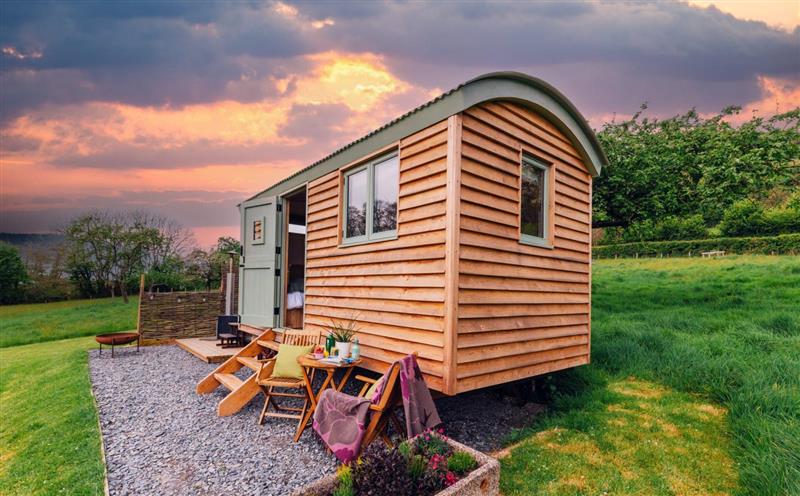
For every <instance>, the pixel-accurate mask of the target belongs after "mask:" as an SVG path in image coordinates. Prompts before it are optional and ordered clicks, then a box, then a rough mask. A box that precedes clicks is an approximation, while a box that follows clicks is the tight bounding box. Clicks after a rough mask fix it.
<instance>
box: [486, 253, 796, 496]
mask: <svg viewBox="0 0 800 496" xmlns="http://www.w3.org/2000/svg"><path fill="white" fill-rule="evenodd" d="M593 281H594V283H593V285H594V290H593V305H592V362H593V363H592V365H591V366H589V367H583V368H580V369H576V370H574V371H570V372H566V373H562V374H559V375H558V376H557V377H556V378H555V379H554V380H553V387H554V388H555V390H556V398H555V400H554V411H553V413H552V414H551V415H549V416H546V417H544V418H542V419H540V420H539V421H538V422H537V424H536V425H535V426H533V427H532V428H530V429H527V430H524V431H522V432H520V433H518V434H517V435H516V436H515V437H514V439H512V441H514V442H518V443H520V444H519V445H517V446H518V447H517V448H516V449H515V450H513V451H512V455H511V456H510V457H508V458H507V459H504V460H503V477H502V479H501V484H502V487H503V491H504V493H505V494H507V495H511V494H532V493H536V494H539V493H541V494H601V493H603V491H608V492H610V493H613V494H714V493H722V494H725V493H729V492H730V489H729V488H730V487H733V486H731V484H732V483H733V484H735V486H736V487H738V488H737V489H735V490H734V491H733V492H734V493H742V494H753V495H788V494H800V259H798V258H797V257H767V256H741V257H728V258H725V259H717V260H699V259H697V258H695V259H664V260H656V259H650V260H630V259H628V260H608V261H606V260H604V261H602V262H599V263H596V264H595V268H594V272H593ZM631 377H635V378H636V379H635V381H637V382H639V381H641V382H642V383H643V384H645V386H643V387H650V388H655V389H657V390H659V391H660V394H659V398H658V401H659V402H660V407H659V408H655V406H654V405H650V406H648V405H646V402H644V401H642V402H636V403H635V404H633V405H631V404H630V400H631V398H630V397H627V396H625V395H624V394H621V393H620V390H619V388H620V387H622V386H624V384H625V381H628V380H630V379H629V378H631ZM648 401H649V400H648ZM709 401H710V402H712V404H713V405H717V406H719V407H722V408H723V409H724V410H719V409H718V410H719V411H717V413H719V415H724V423H722V424H719V425H716V424H715V423H714V422H713V418H712V417H710V416H709V415H702V410H704V409H705V410H707V411H708V412H714V411H715V410H713V409H712V407H713V405H707V403H708V402H709ZM639 403H641V404H639ZM619 405H622V407H620V406H619ZM620 408H622V410H620ZM726 410H727V414H725V413H724V412H725V411H726ZM698 412H700V413H698ZM643 415H644V416H643ZM623 426H624V429H625V430H624V431H621V428H623ZM676 428H677V430H675V429H676ZM554 431H555V432H560V435H559V438H560V439H561V441H560V442H555V441H553V439H552V436H551V435H549V434H547V433H548V432H550V433H552V432H554ZM644 432H646V433H647V435H646V436H643V435H642V433H644ZM714 433H716V434H715V435H711V436H710V435H709V434H714ZM721 433H725V434H724V435H721ZM619 436H624V437H627V438H628V441H627V442H626V440H625V439H619ZM578 441H581V442H584V443H585V446H584V448H585V450H583V451H581V450H577V451H576V452H575V453H573V456H571V457H565V456H564V446H565V445H567V446H568V445H570V443H575V442H578ZM652 443H657V444H659V446H660V448H661V449H657V450H653V449H652V448H653V447H652ZM590 448H591V449H590ZM593 449H596V452H597V453H599V455H602V456H601V458H599V460H600V461H601V463H592V459H591V453H593V452H594V451H593ZM621 453H626V455H625V456H624V457H622V458H620V459H619V460H616V461H617V462H624V463H625V464H626V465H625V466H622V465H621V464H620V463H616V464H615V461H614V457H615V456H618V455H619V454H621ZM659 454H660V456H659ZM678 455H680V456H678ZM726 458H730V459H732V461H733V463H734V464H735V465H734V468H735V471H734V472H735V474H736V476H737V477H738V481H732V480H731V478H730V477H727V478H726V477H721V476H720V475H721V474H720V471H722V475H724V474H725V473H726V471H725V467H726V466H728V462H727V461H726ZM698 463H700V464H702V465H705V466H707V467H708V468H707V469H704V470H701V471H698V469H697V467H696V466H695V465H696V464H698ZM541 466H544V467H546V468H545V469H539V467H541ZM701 468H702V467H701ZM573 470H580V471H581V473H582V475H584V476H585V477H586V479H587V480H588V481H591V483H590V484H589V483H587V482H586V481H581V480H573V478H574V476H575V475H576V474H575V472H573ZM626 472H627V473H626ZM693 483H694V484H693Z"/></svg>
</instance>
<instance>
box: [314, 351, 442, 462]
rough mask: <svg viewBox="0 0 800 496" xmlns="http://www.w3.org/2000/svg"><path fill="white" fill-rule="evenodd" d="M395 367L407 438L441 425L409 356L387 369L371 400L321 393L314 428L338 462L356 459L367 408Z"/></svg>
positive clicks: (378, 396)
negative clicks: (398, 370) (401, 397)
mask: <svg viewBox="0 0 800 496" xmlns="http://www.w3.org/2000/svg"><path fill="white" fill-rule="evenodd" d="M394 367H400V374H399V375H400V390H401V392H402V394H403V407H404V409H405V417H406V430H407V431H408V437H409V438H411V437H414V436H416V435H417V434H421V433H423V432H424V431H426V430H428V429H432V428H434V427H436V426H437V425H439V424H441V423H442V421H441V420H440V419H439V413H438V412H437V411H436V405H435V404H434V403H433V398H432V397H431V392H430V390H429V389H428V385H427V384H425V379H423V378H422V372H420V370H419V366H418V365H417V360H416V358H414V355H408V356H407V357H405V358H403V359H402V360H400V361H398V362H395V363H393V364H392V365H391V366H390V367H389V370H387V371H386V374H384V376H383V377H381V379H380V380H379V381H378V385H377V387H376V388H375V393H374V394H373V395H372V399H371V400H368V399H366V398H360V397H356V396H350V395H349V394H345V393H340V392H338V391H335V390H333V389H326V390H325V391H323V393H322V396H320V399H319V403H318V404H317V409H316V410H315V411H314V423H313V427H314V430H315V431H317V434H319V437H321V438H322V441H323V442H324V443H325V444H326V445H327V446H328V448H330V449H331V451H333V454H334V455H336V458H338V459H339V460H340V461H341V462H343V463H347V462H350V461H353V460H355V459H356V458H358V454H359V453H360V452H361V441H362V440H363V439H364V434H365V431H366V426H367V422H368V420H369V419H368V417H369V406H370V404H377V403H379V402H380V400H381V397H382V396H383V393H384V391H385V389H386V380H385V378H386V377H388V376H390V375H391V372H392V369H394Z"/></svg>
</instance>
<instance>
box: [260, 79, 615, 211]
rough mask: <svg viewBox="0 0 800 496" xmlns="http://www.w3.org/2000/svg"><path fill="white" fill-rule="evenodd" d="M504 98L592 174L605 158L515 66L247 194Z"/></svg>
mask: <svg viewBox="0 0 800 496" xmlns="http://www.w3.org/2000/svg"><path fill="white" fill-rule="evenodd" d="M495 100H508V101H514V102H517V103H519V104H521V105H525V106H527V107H529V108H531V109H533V110H535V111H536V112H538V113H540V114H542V115H543V116H544V117H545V118H547V119H548V120H550V121H551V122H552V123H553V124H554V125H556V127H558V128H559V129H560V130H561V132H563V133H564V135H565V136H567V138H569V140H570V141H571V142H572V144H573V145H574V146H575V148H576V150H577V151H578V153H579V154H580V155H581V158H582V159H583V162H584V163H585V164H586V165H587V167H588V169H589V172H590V173H591V174H592V175H593V176H598V175H600V172H601V170H602V168H603V167H604V166H605V165H607V164H608V159H607V158H606V155H605V153H604V152H603V150H602V148H601V146H600V143H599V142H598V141H597V137H596V136H595V135H594V131H592V129H591V128H590V127H589V124H588V123H587V122H586V119H585V118H584V117H583V116H582V115H581V113H580V112H579V111H578V109H576V108H575V106H574V105H573V104H572V103H571V102H570V101H569V100H568V99H567V97H565V96H564V95H563V94H562V93H561V92H560V91H558V90H557V89H555V88H554V87H553V86H551V85H550V84H548V83H546V82H544V81H542V80H541V79H538V78H535V77H532V76H529V75H527V74H522V73H519V72H494V73H490V74H484V75H482V76H478V77H476V78H475V79H472V80H470V81H467V82H466V83H464V84H462V85H461V86H459V87H457V88H454V89H452V90H450V91H448V92H447V93H444V94H443V95H441V96H439V97H437V98H435V99H433V100H431V101H430V102H427V103H425V104H424V105H422V106H420V107H417V108H416V109H414V110H412V111H410V112H408V113H406V114H405V115H403V116H401V117H399V118H397V119H395V120H393V121H391V122H389V123H388V124H386V125H384V126H383V127H381V128H379V129H376V130H375V131H373V132H371V133H369V134H367V135H366V136H364V137H362V138H359V139H358V140H356V141H354V142H352V143H350V144H349V145H346V146H344V147H343V148H340V149H339V150H336V151H335V152H333V153H332V154H330V155H328V156H327V157H325V158H323V159H321V160H319V161H317V162H315V163H313V164H311V165H310V166H308V167H306V168H305V169H302V170H300V171H298V172H297V173H295V174H293V175H291V176H289V177H287V178H286V179H283V180H282V181H279V182H277V183H275V184H274V185H272V186H270V187H269V188H267V189H265V190H264V191H262V192H260V193H258V194H257V195H255V196H253V197H251V199H253V198H258V197H260V196H270V195H277V194H283V193H284V192H286V191H289V190H291V189H293V188H296V187H297V186H298V185H300V184H303V183H305V182H309V181H313V180H314V179H317V178H320V177H322V176H324V175H325V174H328V173H331V172H333V171H336V170H338V169H341V168H342V167H344V166H346V165H347V164H350V163H353V162H355V161H357V160H359V159H360V158H363V157H366V156H369V155H370V154H372V153H375V152H376V151H377V150H380V149H381V148H384V147H386V146H389V145H391V144H392V143H396V142H398V141H400V140H401V139H402V138H405V137H406V136H410V135H412V134H414V133H416V132H418V131H421V130H423V129H425V128H426V127H429V126H432V125H433V124H436V123H437V122H441V121H443V120H445V119H447V118H448V117H450V116H451V115H455V114H458V113H460V112H463V111H464V110H466V109H468V108H470V107H473V106H475V105H478V104H481V103H484V102H489V101H495Z"/></svg>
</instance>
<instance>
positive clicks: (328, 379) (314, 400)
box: [294, 367, 333, 442]
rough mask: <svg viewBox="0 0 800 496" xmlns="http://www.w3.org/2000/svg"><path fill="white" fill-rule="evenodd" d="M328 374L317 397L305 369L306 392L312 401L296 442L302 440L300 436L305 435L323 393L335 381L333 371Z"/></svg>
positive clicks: (298, 427)
mask: <svg viewBox="0 0 800 496" xmlns="http://www.w3.org/2000/svg"><path fill="white" fill-rule="evenodd" d="M326 372H328V376H327V377H325V380H324V381H323V382H322V386H320V388H319V391H318V392H317V394H316V395H315V394H314V390H313V389H312V388H311V381H310V380H308V372H307V371H306V368H305V367H303V377H304V378H305V381H306V391H308V395H309V399H310V400H311V406H309V407H308V410H307V411H306V414H305V415H304V416H303V420H302V421H301V422H300V425H298V426H297V432H296V433H295V435H294V442H297V441H299V440H300V436H302V435H303V432H305V430H306V427H308V421H309V420H311V416H312V415H314V411H315V410H316V409H317V404H318V403H319V399H320V397H321V396H322V393H323V391H325V389H326V388H327V387H328V386H329V385H330V383H331V381H332V380H333V370H327V371H326Z"/></svg>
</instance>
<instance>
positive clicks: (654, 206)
mask: <svg viewBox="0 0 800 496" xmlns="http://www.w3.org/2000/svg"><path fill="white" fill-rule="evenodd" d="M646 109H647V106H646V105H643V106H642V108H641V109H640V111H639V112H637V113H636V114H634V116H633V117H632V118H630V119H628V120H624V121H621V122H615V121H614V122H610V123H606V124H605V125H604V126H603V129H602V130H601V131H600V132H599V133H598V134H597V137H598V139H599V140H600V143H601V144H602V145H603V148H604V150H605V152H606V155H607V156H608V159H609V165H608V166H607V167H606V168H605V169H603V173H602V174H601V175H600V177H598V178H597V179H596V180H595V182H594V187H593V199H594V220H595V222H594V226H595V227H608V226H624V227H625V226H628V225H629V224H631V223H633V222H637V221H642V220H647V219H649V220H653V221H657V220H659V219H661V218H663V217H667V216H675V217H686V216H689V215H693V214H700V215H702V216H703V219H704V221H705V222H706V223H707V224H709V225H710V224H713V223H716V222H718V221H719V220H720V219H721V217H722V212H723V211H724V210H725V209H726V208H727V207H728V206H730V205H732V204H733V203H734V202H737V201H740V200H743V199H746V198H752V199H754V200H756V201H758V200H762V199H763V198H764V197H766V195H768V194H769V193H770V191H772V190H773V189H775V188H783V189H785V190H787V191H791V190H792V189H793V188H797V187H800V109H795V110H792V111H790V112H786V113H783V114H779V115H776V116H774V117H771V118H769V119H764V118H762V117H757V116H754V117H752V118H751V119H750V120H749V121H747V122H745V123H744V124H741V125H740V126H738V127H737V126H733V125H732V124H730V123H729V122H728V120H729V119H728V118H729V117H731V116H733V115H736V114H738V112H739V111H740V109H739V108H738V107H729V108H727V109H724V110H723V111H722V112H720V113H718V114H717V115H714V116H712V117H709V118H704V117H702V116H700V115H699V114H698V113H697V112H696V111H695V110H690V111H689V112H686V113H685V114H682V115H678V116H675V117H671V118H669V119H664V120H658V119H649V118H646V117H643V114H644V111H645V110H646Z"/></svg>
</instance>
